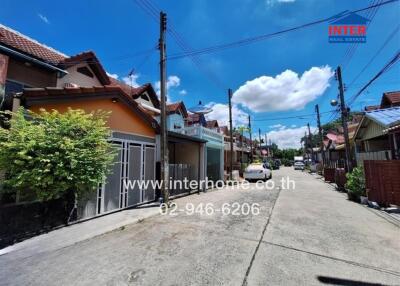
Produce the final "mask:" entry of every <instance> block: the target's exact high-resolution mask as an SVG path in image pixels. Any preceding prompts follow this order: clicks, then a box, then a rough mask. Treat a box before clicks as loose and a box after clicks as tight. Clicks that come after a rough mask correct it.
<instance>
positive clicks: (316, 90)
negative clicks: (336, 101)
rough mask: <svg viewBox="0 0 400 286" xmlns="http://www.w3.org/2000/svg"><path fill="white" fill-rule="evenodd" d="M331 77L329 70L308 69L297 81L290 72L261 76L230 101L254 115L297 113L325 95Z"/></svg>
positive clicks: (247, 83)
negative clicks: (270, 112) (259, 113)
mask: <svg viewBox="0 0 400 286" xmlns="http://www.w3.org/2000/svg"><path fill="white" fill-rule="evenodd" d="M332 76H333V71H332V69H331V67H329V66H323V67H312V68H311V69H309V70H308V71H305V72H304V73H303V74H302V75H301V76H300V77H299V75H298V74H297V73H295V72H293V71H291V70H286V71H284V72H282V73H281V74H278V75H277V76H275V77H271V76H266V75H263V76H260V77H258V78H255V79H253V80H250V81H247V82H246V83H245V84H244V85H242V86H241V87H239V89H238V90H236V91H235V92H234V94H233V97H232V101H233V102H234V103H237V104H241V105H243V106H245V107H247V108H249V109H250V110H252V111H254V112H266V111H282V110H299V109H302V108H304V107H305V106H306V104H307V103H309V102H311V101H313V100H315V99H316V98H317V97H318V96H320V95H322V94H323V93H324V92H325V90H326V89H327V88H328V87H329V80H330V78H331V77H332Z"/></svg>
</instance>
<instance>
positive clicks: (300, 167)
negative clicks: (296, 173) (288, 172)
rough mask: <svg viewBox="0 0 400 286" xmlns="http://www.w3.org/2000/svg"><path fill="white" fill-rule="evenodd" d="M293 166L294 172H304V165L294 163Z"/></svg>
mask: <svg viewBox="0 0 400 286" xmlns="http://www.w3.org/2000/svg"><path fill="white" fill-rule="evenodd" d="M293 166H294V169H295V170H304V166H305V165H304V163H303V162H296V163H294V165H293Z"/></svg>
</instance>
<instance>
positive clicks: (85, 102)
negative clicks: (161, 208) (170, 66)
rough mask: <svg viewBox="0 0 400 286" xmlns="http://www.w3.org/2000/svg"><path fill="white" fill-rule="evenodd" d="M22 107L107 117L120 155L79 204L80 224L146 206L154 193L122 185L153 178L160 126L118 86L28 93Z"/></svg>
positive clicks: (49, 89)
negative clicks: (101, 113) (101, 112)
mask: <svg viewBox="0 0 400 286" xmlns="http://www.w3.org/2000/svg"><path fill="white" fill-rule="evenodd" d="M20 103H21V105H23V106H24V107H26V108H28V109H29V110H31V111H33V112H37V111H39V109H41V108H45V109H46V110H52V109H55V110H58V111H60V112H63V111H66V110H67V109H68V108H72V109H83V110H85V111H86V112H92V111H96V110H104V111H111V114H110V116H109V118H108V122H107V124H108V126H109V127H110V129H111V138H110V141H111V142H112V143H113V144H114V145H115V147H117V150H118V153H117V156H116V160H115V164H114V165H113V167H112V172H111V174H109V176H108V177H107V179H106V181H105V182H104V183H103V184H101V185H100V186H99V188H98V190H97V192H94V193H93V196H92V197H91V198H89V199H88V200H87V201H84V202H80V204H79V208H78V218H79V219H84V218H88V217H93V216H96V215H101V214H105V213H109V212H113V211H116V210H120V209H123V208H127V207H131V206H134V205H139V204H142V203H146V202H150V201H153V200H154V199H155V190H154V189H153V188H151V186H150V187H149V188H147V189H140V188H139V187H136V186H135V188H133V189H126V188H125V187H124V181H126V180H139V181H140V180H152V179H154V178H155V160H156V139H155V138H156V134H157V133H158V132H159V125H158V123H157V121H155V120H154V119H153V118H152V117H151V115H149V114H148V113H146V112H145V111H144V110H143V109H142V108H141V107H140V106H139V105H138V103H137V102H136V101H135V100H134V99H133V98H132V97H130V96H129V95H128V94H126V93H125V92H124V91H123V90H122V89H121V88H120V87H118V86H100V87H71V88H68V87H67V88H29V89H25V90H24V92H23V94H22V95H21V98H20Z"/></svg>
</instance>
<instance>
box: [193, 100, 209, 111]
mask: <svg viewBox="0 0 400 286" xmlns="http://www.w3.org/2000/svg"><path fill="white" fill-rule="evenodd" d="M189 111H190V112H191V113H196V114H207V113H210V112H211V111H212V109H211V108H209V107H207V106H205V105H204V104H202V103H201V101H199V104H198V105H196V106H193V107H191V108H189Z"/></svg>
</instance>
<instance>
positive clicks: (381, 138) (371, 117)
mask: <svg viewBox="0 0 400 286" xmlns="http://www.w3.org/2000/svg"><path fill="white" fill-rule="evenodd" d="M399 122H400V106H398V107H391V108H385V109H378V110H372V111H368V112H366V113H365V115H364V117H363V119H362V121H361V122H360V125H359V127H358V129H357V130H356V132H355V147H356V157H357V162H358V163H359V164H362V163H363V161H364V160H390V159H397V158H398V157H399V156H398V154H399V152H400V151H399V147H400V146H399V133H398V124H399Z"/></svg>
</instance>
